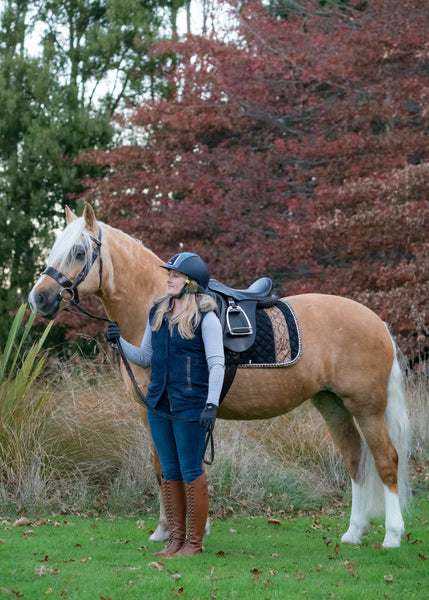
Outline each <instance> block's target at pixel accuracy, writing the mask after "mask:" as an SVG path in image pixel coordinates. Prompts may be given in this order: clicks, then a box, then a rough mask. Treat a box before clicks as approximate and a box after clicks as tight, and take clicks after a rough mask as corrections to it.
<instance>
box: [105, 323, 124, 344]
mask: <svg viewBox="0 0 429 600" xmlns="http://www.w3.org/2000/svg"><path fill="white" fill-rule="evenodd" d="M106 337H107V341H108V342H111V343H112V344H114V343H115V342H117V341H118V339H119V338H120V337H121V330H120V328H119V325H118V322H117V321H112V322H111V323H109V325H108V327H107V332H106Z"/></svg>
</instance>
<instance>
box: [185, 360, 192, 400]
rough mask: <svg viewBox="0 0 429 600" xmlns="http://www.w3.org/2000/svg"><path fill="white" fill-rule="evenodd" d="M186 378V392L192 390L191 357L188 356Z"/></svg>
mask: <svg viewBox="0 0 429 600" xmlns="http://www.w3.org/2000/svg"><path fill="white" fill-rule="evenodd" d="M186 378H187V380H188V392H190V391H191V390H192V380H191V357H190V356H188V357H187V359H186Z"/></svg>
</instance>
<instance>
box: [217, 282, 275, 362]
mask: <svg viewBox="0 0 429 600" xmlns="http://www.w3.org/2000/svg"><path fill="white" fill-rule="evenodd" d="M272 289H273V282H272V281H271V279H270V278H269V277H261V278H260V279H257V280H256V281H254V282H253V283H252V285H250V286H249V287H248V288H247V289H244V290H238V289H235V288H231V287H229V286H227V285H225V284H224V283H221V282H220V281H217V280H216V279H210V281H209V285H208V290H209V293H210V294H211V295H212V296H213V297H214V298H215V300H216V303H217V305H218V309H219V318H220V322H221V325H222V331H223V344H224V346H225V348H227V349H228V350H230V351H231V352H234V353H238V352H244V351H246V350H248V349H249V348H250V346H251V345H252V344H253V343H254V341H255V336H256V308H257V307H264V308H266V307H268V306H272V305H273V304H275V302H276V301H277V297H276V296H275V295H274V294H272Z"/></svg>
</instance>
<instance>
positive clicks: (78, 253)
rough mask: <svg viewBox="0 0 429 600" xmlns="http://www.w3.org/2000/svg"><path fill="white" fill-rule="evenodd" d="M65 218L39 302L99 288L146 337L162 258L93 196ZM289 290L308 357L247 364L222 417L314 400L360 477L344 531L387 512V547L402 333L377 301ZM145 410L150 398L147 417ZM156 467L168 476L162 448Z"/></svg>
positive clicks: (136, 334)
mask: <svg viewBox="0 0 429 600" xmlns="http://www.w3.org/2000/svg"><path fill="white" fill-rule="evenodd" d="M66 221H67V225H66V227H65V229H64V230H63V232H62V233H61V234H60V235H59V237H58V238H57V240H56V242H55V243H54V245H53V247H52V249H51V252H50V256H49V258H48V263H47V268H46V270H45V271H44V273H43V274H42V275H41V277H40V278H39V279H38V281H37V282H36V283H35V284H34V286H33V288H32V290H31V292H30V295H29V305H30V307H31V309H32V311H33V312H34V313H36V314H37V315H39V316H42V317H45V318H48V319H53V318H55V316H56V315H57V314H58V313H59V312H60V311H62V310H63V309H64V308H66V307H67V306H68V304H69V302H70V301H73V302H74V303H78V302H79V299H80V298H85V297H88V296H95V297H97V298H98V299H99V300H100V301H101V302H102V304H103V306H104V309H105V312H106V314H107V316H108V317H109V319H111V320H116V321H117V322H118V323H119V325H120V328H121V332H122V335H123V337H124V338H125V339H126V340H128V341H129V342H131V343H132V344H135V345H140V343H141V339H142V335H143V332H144V329H145V326H146V322H147V318H148V314H149V310H150V308H151V306H152V304H153V300H154V299H155V298H157V297H160V296H163V295H165V293H166V272H165V269H161V268H159V267H160V265H162V264H164V263H163V261H162V260H161V259H160V258H159V257H158V256H157V255H156V254H155V253H154V252H152V251H151V250H150V249H148V248H146V247H145V246H144V245H143V244H142V243H141V242H139V241H138V240H136V239H134V238H132V237H131V236H129V235H127V234H126V233H124V232H122V231H120V230H118V229H115V228H113V227H111V226H109V225H107V224H105V223H102V222H99V221H97V219H96V215H95V212H94V210H93V208H92V207H91V206H90V205H89V204H86V205H85V208H84V211H83V216H81V217H77V216H76V215H75V214H74V213H73V212H72V211H71V210H70V209H69V208H68V207H66ZM284 300H285V301H286V302H287V303H288V304H289V305H290V306H291V307H292V309H293V311H294V313H295V316H296V319H297V321H298V323H299V328H300V337H301V344H302V353H301V356H300V358H299V360H297V361H296V362H294V364H292V365H291V366H287V367H280V368H255V369H252V368H244V369H240V368H238V369H237V373H236V376H235V378H234V381H233V383H232V386H231V388H230V389H229V391H228V393H227V395H226V397H225V399H224V400H223V402H222V404H221V405H220V407H219V411H218V418H220V419H237V420H253V419H270V418H272V417H276V416H279V415H282V414H284V413H287V412H289V411H290V410H292V409H294V408H296V407H297V406H299V405H300V404H302V403H303V402H305V401H307V400H310V401H311V402H312V403H313V405H314V406H315V407H316V408H317V409H318V410H319V411H320V413H321V414H322V416H323V418H324V419H325V421H326V424H327V427H328V430H329V432H330V434H331V436H332V438H333V440H334V442H335V444H336V445H337V446H338V448H339V450H340V452H341V454H342V458H343V460H344V463H345V466H346V468H347V471H348V474H349V475H350V477H351V489H352V503H351V514H350V523H349V527H348V529H347V531H346V532H345V533H344V534H343V536H342V538H341V541H342V542H345V543H350V544H359V543H361V540H362V536H363V535H364V534H365V533H366V532H367V531H368V529H369V524H370V519H371V518H372V517H374V516H380V515H381V514H383V513H384V515H385V537H384V541H383V547H384V548H396V547H399V546H400V543H401V537H402V535H403V534H404V531H405V529H404V520H403V510H404V508H405V506H406V503H407V500H408V498H409V486H408V452H409V444H410V437H409V430H410V427H409V417H408V413H407V407H406V404H405V399H404V393H403V387H402V372H401V368H400V365H399V361H398V358H397V352H396V346H395V342H394V340H393V338H392V336H391V334H390V333H389V330H388V327H387V325H386V324H385V323H384V322H383V321H382V320H381V319H380V318H379V317H378V316H377V315H376V314H375V313H374V312H373V311H371V310H370V309H369V308H367V307H365V306H364V305H362V304H360V303H358V302H355V301H353V300H351V299H347V298H344V297H341V296H335V295H328V294H318V293H306V294H302V295H296V296H290V297H286V298H284ZM133 372H134V374H135V377H136V379H137V380H138V382H139V385H140V386H141V388H142V389H143V390H145V389H147V385H148V377H149V370H148V369H140V368H138V367H135V366H134V367H133ZM123 375H124V379H125V381H126V385H127V386H128V387H129V391H130V393H131V394H133V395H135V390H134V388H133V387H132V386H131V384H130V378H129V377H128V376H127V375H126V374H125V373H123ZM136 400H137V401H138V399H137V398H136ZM145 412H146V411H145V409H144V408H143V407H142V417H143V418H145ZM155 469H156V472H157V476H158V480H160V477H161V473H160V464H159V460H158V459H157V457H156V454H155ZM160 510H161V514H160V521H159V526H158V528H157V530H156V531H155V533H154V534H153V536H152V537H151V539H152V540H157V541H161V540H163V539H165V537H166V536H167V534H168V531H167V529H166V521H165V516H164V515H163V509H162V506H161V507H160Z"/></svg>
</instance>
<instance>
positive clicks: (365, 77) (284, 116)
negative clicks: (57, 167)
mask: <svg viewBox="0 0 429 600" xmlns="http://www.w3.org/2000/svg"><path fill="white" fill-rule="evenodd" d="M352 4H353V3H352ZM306 7H307V8H306V14H305V15H303V14H299V15H294V16H291V17H290V18H288V19H287V20H276V19H274V18H273V17H272V16H270V15H269V14H268V12H267V11H266V10H265V9H264V8H263V7H262V6H261V3H260V2H253V3H246V5H245V7H244V8H243V11H242V12H241V13H240V14H239V15H238V14H237V15H236V16H237V19H236V29H235V31H234V32H231V34H232V33H233V34H234V35H231V36H230V38H229V40H230V41H225V40H223V41H222V40H220V39H217V38H216V37H213V38H210V39H206V38H203V37H189V38H188V39H186V40H185V41H183V42H176V43H173V42H171V43H166V42H163V43H161V44H158V45H157V46H155V47H154V48H153V49H152V52H153V53H154V54H164V53H166V52H167V51H168V52H170V53H175V54H176V55H178V56H180V59H181V60H180V61H179V62H178V64H177V65H170V66H166V67H165V72H164V75H165V77H166V78H168V80H169V86H170V91H171V93H170V96H169V98H168V99H161V98H158V99H156V100H154V101H148V102H143V103H142V104H141V105H140V106H138V107H137V108H136V109H135V110H134V112H133V116H132V123H133V126H134V128H135V132H136V133H140V132H141V139H142V143H141V145H134V146H123V147H121V148H118V149H116V150H113V151H112V152H109V153H102V152H94V153H93V154H91V155H88V156H86V157H85V160H89V161H94V162H96V163H98V164H101V165H105V167H106V177H105V178H103V179H100V180H97V181H91V182H88V191H87V193H86V198H87V199H89V200H92V201H95V202H96V204H97V206H98V207H99V208H98V214H99V216H100V217H102V218H104V219H106V220H108V221H109V222H110V223H111V224H113V225H115V226H117V227H119V228H121V229H123V230H125V231H127V232H129V233H130V234H132V235H135V236H137V237H139V238H141V239H142V240H143V242H144V243H145V244H146V245H147V246H149V247H150V248H151V249H153V250H154V251H155V252H157V253H158V254H159V255H160V256H161V257H163V258H165V259H167V258H168V257H169V256H170V255H171V254H173V253H175V252H176V251H178V250H180V249H185V250H192V251H195V252H198V253H200V254H201V256H202V257H203V258H204V259H205V260H208V261H209V263H210V267H211V271H212V274H213V276H214V277H216V278H218V279H221V280H224V281H226V282H228V283H229V284H231V285H235V286H240V285H245V284H248V283H250V282H251V281H252V280H253V279H254V278H256V277H258V276H261V275H270V276H271V277H272V278H273V279H274V282H275V287H276V291H277V292H278V293H281V294H283V295H284V294H295V293H302V292H305V291H318V292H327V293H337V294H341V295H346V296H350V297H353V298H355V299H357V300H359V301H362V302H363V303H365V304H367V305H368V306H370V307H371V308H373V309H375V310H376V311H377V312H378V313H379V314H380V315H381V316H382V318H384V319H385V320H387V321H388V322H389V323H390V325H391V326H392V329H393V331H394V333H395V334H397V335H399V336H400V341H401V344H402V346H403V348H404V349H406V348H408V346H410V345H411V344H412V339H413V338H412V335H413V333H414V332H415V331H416V330H417V329H425V328H427V327H428V321H429V319H428V317H429V309H428V303H427V296H428V291H429V286H428V282H427V275H426V274H427V272H428V267H429V253H428V243H429V242H428V236H427V231H428V228H429V203H428V199H427V189H428V183H429V144H428V139H427V138H428V132H429V128H428V126H429V119H428V117H429V112H428V108H427V107H428V105H429V102H428V100H429V85H428V81H429V80H428V74H429V45H428V42H427V40H428V39H429V35H428V33H429V13H428V11H427V10H426V9H425V8H424V6H423V4H422V2H421V0H409V1H407V2H403V0H372V2H370V3H368V6H367V7H366V9H365V10H361V9H359V5H358V4H356V8H353V6H350V5H349V7H348V8H347V9H345V8H344V7H343V10H338V11H337V12H336V13H335V14H332V15H331V16H330V17H326V16H322V15H320V14H318V13H317V11H316V10H314V8H315V6H313V5H312V4H311V3H308V4H307V5H306ZM392 15H394V16H395V18H394V19H392ZM231 40H232V41H231Z"/></svg>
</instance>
